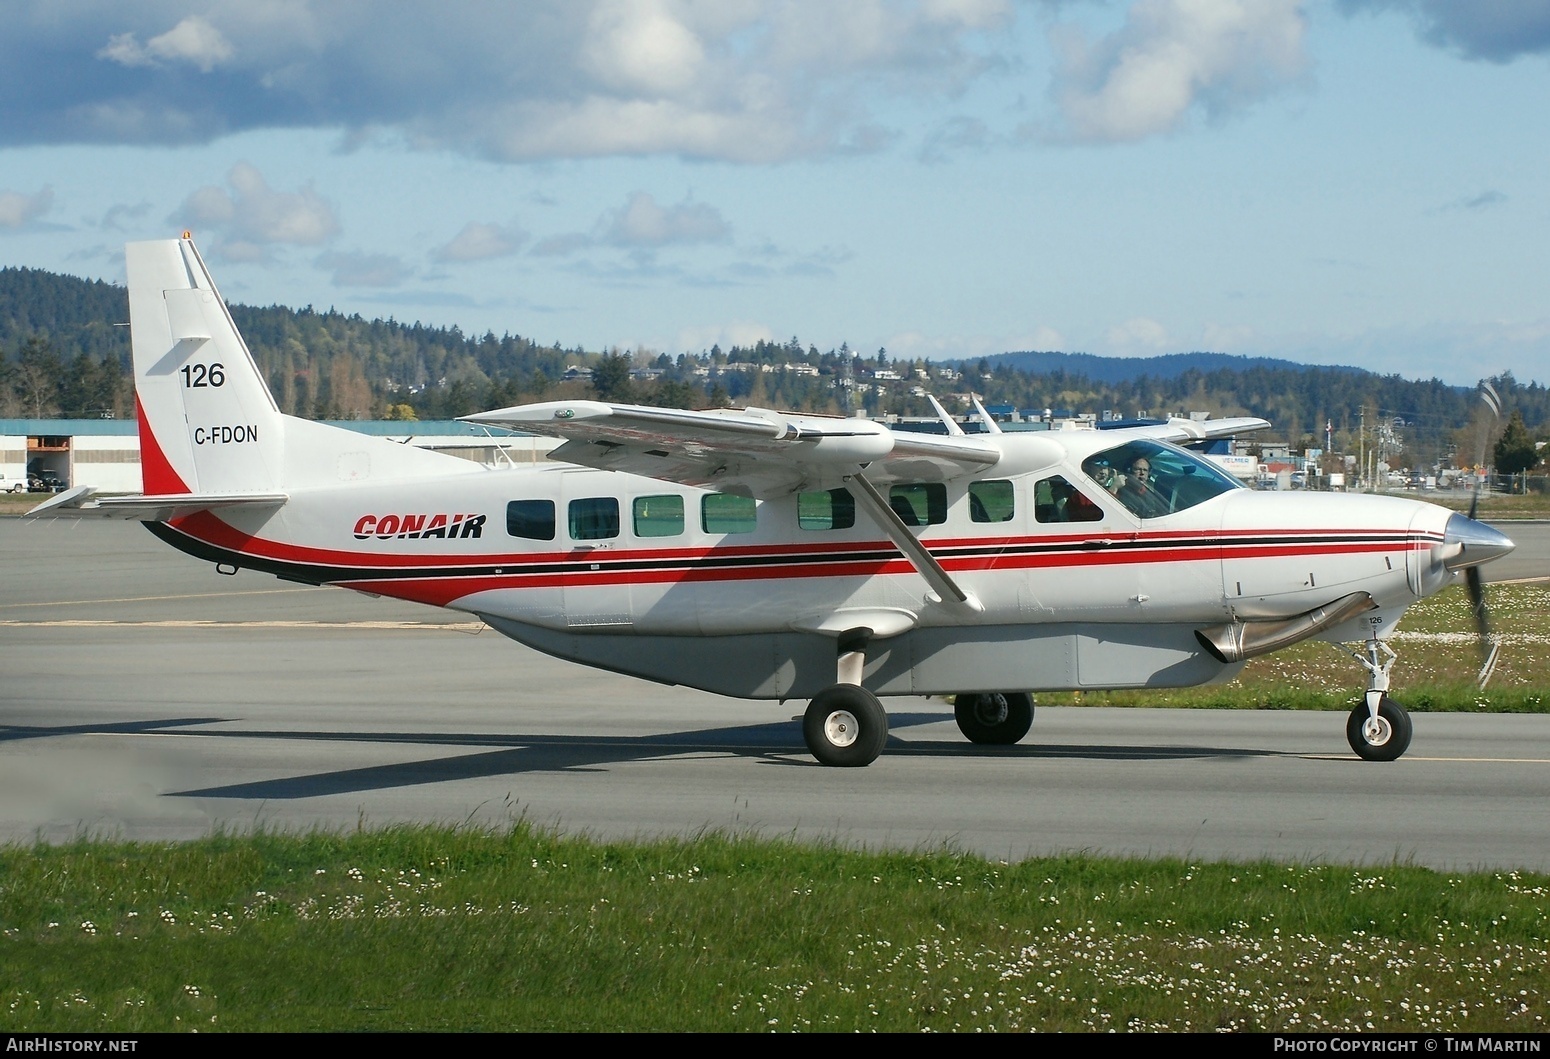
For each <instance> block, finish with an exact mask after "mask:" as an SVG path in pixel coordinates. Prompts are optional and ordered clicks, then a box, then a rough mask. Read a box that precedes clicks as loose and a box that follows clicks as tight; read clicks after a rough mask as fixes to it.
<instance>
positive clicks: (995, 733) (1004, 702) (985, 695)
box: [953, 691, 1033, 746]
mask: <svg viewBox="0 0 1550 1059" xmlns="http://www.w3.org/2000/svg"><path fill="white" fill-rule="evenodd" d="M953 718H954V719H955V720H956V721H957V722H958V730H959V731H960V732H962V733H963V734H964V736H965V737H966V738H967V739H968V740H969V742H971V743H980V744H982V745H984V746H1011V745H1012V744H1013V743H1016V742H1017V741H1018V740H1020V739H1022V737H1023V736H1025V735H1027V734H1028V729H1029V728H1030V727H1031V726H1032V725H1033V696H1032V695H1029V694H1028V693H1027V692H1026V691H960V692H959V693H958V694H957V695H956V696H955V697H954V699H953Z"/></svg>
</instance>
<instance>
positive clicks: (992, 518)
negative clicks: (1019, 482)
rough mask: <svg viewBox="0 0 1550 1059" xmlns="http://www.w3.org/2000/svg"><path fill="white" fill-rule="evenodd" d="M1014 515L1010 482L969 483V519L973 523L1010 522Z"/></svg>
mask: <svg viewBox="0 0 1550 1059" xmlns="http://www.w3.org/2000/svg"><path fill="white" fill-rule="evenodd" d="M1016 513H1017V501H1016V499H1015V497H1014V496H1013V494H1012V483H1011V482H1007V481H994V482H970V483H969V517H970V518H971V519H973V520H974V521H975V522H1011V521H1012V516H1013V515H1014V514H1016Z"/></svg>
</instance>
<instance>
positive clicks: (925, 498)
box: [888, 482, 947, 526]
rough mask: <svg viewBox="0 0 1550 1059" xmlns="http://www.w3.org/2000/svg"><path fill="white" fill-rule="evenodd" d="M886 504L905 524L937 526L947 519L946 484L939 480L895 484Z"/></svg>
mask: <svg viewBox="0 0 1550 1059" xmlns="http://www.w3.org/2000/svg"><path fill="white" fill-rule="evenodd" d="M888 506H889V507H891V508H893V512H894V514H896V515H898V516H899V518H900V520H901V521H902V522H903V523H904V524H905V525H906V526H937V525H940V524H942V523H943V522H946V521H947V486H945V485H943V484H942V483H940V482H922V483H919V484H915V485H896V486H894V487H893V488H892V489H890V490H889V491H888Z"/></svg>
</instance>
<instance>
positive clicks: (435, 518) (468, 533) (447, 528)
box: [355, 514, 485, 541]
mask: <svg viewBox="0 0 1550 1059" xmlns="http://www.w3.org/2000/svg"><path fill="white" fill-rule="evenodd" d="M484 520H485V516H484V515H472V514H469V515H445V514H437V515H362V516H361V517H360V518H358V519H356V520H355V539H356V540H358V541H363V540H367V539H368V538H371V537H375V538H377V539H378V540H383V541H385V540H404V539H405V538H409V539H411V540H412V539H417V538H418V539H424V538H426V537H440V538H442V539H443V540H450V539H452V538H454V537H461V538H468V537H478V536H479V535H480V534H482V533H483V532H484Z"/></svg>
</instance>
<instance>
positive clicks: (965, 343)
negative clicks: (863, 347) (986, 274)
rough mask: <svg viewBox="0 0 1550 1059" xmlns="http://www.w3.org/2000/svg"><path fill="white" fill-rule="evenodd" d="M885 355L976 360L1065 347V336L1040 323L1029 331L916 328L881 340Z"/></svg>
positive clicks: (918, 358)
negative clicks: (983, 332)
mask: <svg viewBox="0 0 1550 1059" xmlns="http://www.w3.org/2000/svg"><path fill="white" fill-rule="evenodd" d="M883 345H884V346H886V347H887V349H888V355H889V356H891V357H895V358H904V359H906V360H933V361H937V362H945V361H949V360H975V359H978V358H980V357H992V356H995V355H996V354H998V353H1007V352H1022V351H1024V350H1038V351H1040V352H1045V351H1050V350H1064V349H1066V348H1067V346H1066V339H1065V336H1064V335H1062V334H1061V333H1060V332H1059V331H1056V330H1055V329H1054V328H1052V327H1046V326H1043V325H1040V326H1038V327H1035V328H1034V329H1033V330H1031V331H1018V332H1012V333H1008V334H1002V335H927V334H923V333H921V332H919V331H901V332H899V333H898V334H895V335H892V336H890V337H889V339H888V341H886V342H884V343H883Z"/></svg>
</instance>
